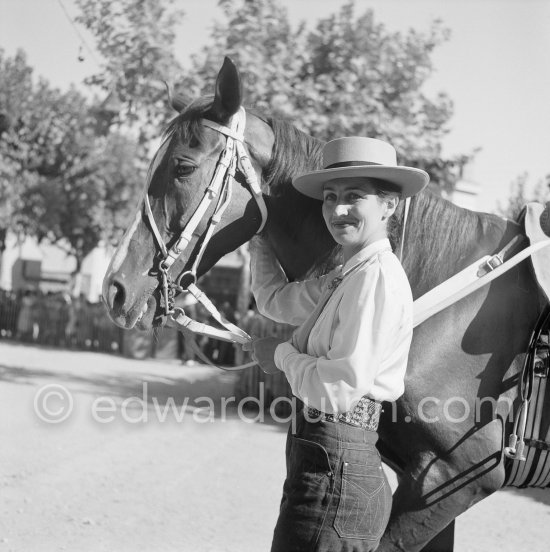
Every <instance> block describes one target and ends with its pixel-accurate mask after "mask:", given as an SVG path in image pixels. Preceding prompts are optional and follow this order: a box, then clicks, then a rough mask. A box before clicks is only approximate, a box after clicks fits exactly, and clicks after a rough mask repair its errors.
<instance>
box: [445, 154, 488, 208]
mask: <svg viewBox="0 0 550 552" xmlns="http://www.w3.org/2000/svg"><path fill="white" fill-rule="evenodd" d="M460 173H461V174H460V178H459V180H458V182H457V183H456V187H455V189H454V190H453V191H452V192H451V193H443V197H444V198H445V199H448V200H449V201H452V202H453V203H454V204H455V205H458V206H459V207H464V208H466V209H470V210H472V211H477V210H479V195H480V193H481V186H480V185H479V184H478V183H477V182H476V181H475V180H474V177H473V166H472V164H471V163H470V164H467V165H464V166H463V167H462V170H461V171H460Z"/></svg>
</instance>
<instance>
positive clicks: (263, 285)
mask: <svg viewBox="0 0 550 552" xmlns="http://www.w3.org/2000/svg"><path fill="white" fill-rule="evenodd" d="M249 246H250V271H251V276H252V285H251V288H252V294H253V295H254V299H255V300H256V305H257V307H258V311H259V312H260V313H261V314H263V315H264V316H267V317H268V318H271V320H275V321H276V322H282V323H285V324H291V325H293V326H299V325H300V324H302V323H303V322H304V321H305V320H306V319H307V318H308V316H309V315H310V314H311V313H312V312H313V310H314V309H315V306H316V305H317V302H318V301H319V298H320V296H321V293H322V291H323V289H324V286H325V285H326V282H327V281H328V280H327V279H328V278H329V277H330V273H329V274H327V275H325V276H321V277H320V278H313V279H310V280H304V281H301V282H289V281H288V279H287V277H286V274H285V273H284V271H283V269H282V268H281V265H280V264H279V262H278V261H277V258H276V257H275V254H274V253H273V250H272V249H271V246H270V245H269V243H268V242H267V241H265V240H263V239H262V238H259V237H256V238H254V239H253V240H251V241H250V243H249Z"/></svg>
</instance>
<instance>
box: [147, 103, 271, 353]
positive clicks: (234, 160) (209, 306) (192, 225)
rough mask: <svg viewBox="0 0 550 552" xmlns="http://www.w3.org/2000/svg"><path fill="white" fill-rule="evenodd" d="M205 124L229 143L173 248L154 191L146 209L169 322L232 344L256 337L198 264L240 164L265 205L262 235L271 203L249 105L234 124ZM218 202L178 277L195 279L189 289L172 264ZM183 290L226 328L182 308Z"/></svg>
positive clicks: (262, 207)
mask: <svg viewBox="0 0 550 552" xmlns="http://www.w3.org/2000/svg"><path fill="white" fill-rule="evenodd" d="M200 124H201V125H202V126H205V127H207V128H210V129H212V130H214V131H216V132H219V133H220V134H223V135H224V136H225V138H226V143H225V148H224V150H223V152H222V154H221V157H220V159H219V161H218V163H217V165H216V169H215V171H214V176H213V177H212V180H211V181H210V184H209V186H208V187H207V188H206V191H205V193H204V197H203V198H202V200H201V201H200V203H199V205H198V206H197V208H196V209H195V212H194V213H193V215H192V216H191V218H190V219H189V221H188V222H187V224H186V225H185V227H184V229H183V230H182V232H181V234H180V236H179V238H178V239H177V241H176V243H175V244H174V245H173V246H172V247H171V248H170V249H167V247H166V245H165V243H164V241H163V240H162V236H161V234H160V231H159V229H158V226H157V224H156V222H155V219H154V216H153V211H152V209H151V204H150V202H149V196H148V194H145V212H146V214H147V217H148V219H149V223H150V225H151V228H152V230H153V235H154V236H155V240H156V242H157V244H158V246H159V248H160V251H161V254H162V256H163V258H162V259H161V261H160V262H159V276H160V281H161V285H162V297H163V301H164V312H165V314H166V316H167V317H168V319H169V321H170V322H171V323H172V324H173V325H175V326H180V327H182V328H185V329H186V330H189V331H191V332H193V333H198V334H201V335H206V336H208V337H213V338H215V339H221V340H224V341H229V342H231V343H240V344H244V343H248V342H250V341H251V337H250V336H249V335H248V334H247V333H246V332H245V331H244V330H242V329H241V328H239V327H238V326H236V325H235V324H232V323H231V322H229V321H228V320H227V319H226V318H225V317H224V316H223V315H222V314H221V313H220V312H219V311H218V309H217V308H216V307H215V305H214V304H213V303H212V301H210V300H209V299H208V297H207V296H206V294H205V293H203V292H202V291H201V290H200V289H199V288H198V287H197V286H196V281H197V268H198V265H199V262H200V260H201V259H202V256H203V254H204V252H205V250H206V247H207V246H208V243H209V242H210V239H211V238H212V236H213V234H214V230H215V228H216V225H217V224H218V223H219V222H220V221H221V219H222V216H223V214H224V212H225V210H226V209H227V207H228V206H229V204H230V202H231V193H232V184H233V181H234V177H235V172H236V170H237V167H239V169H240V170H241V172H242V173H243V175H244V177H245V179H246V183H247V184H248V187H249V189H250V191H251V193H252V196H253V197H254V199H255V200H256V203H257V205H258V208H259V210H260V214H261V217H262V220H261V223H260V226H259V228H258V230H257V231H256V233H258V234H259V233H260V232H261V231H262V230H263V229H264V227H265V224H266V222H267V206H266V204H265V201H264V198H263V195H262V190H261V188H260V185H259V183H258V177H257V175H256V171H255V170H254V168H253V167H252V163H251V161H250V157H249V155H248V152H247V150H246V146H245V144H244V130H245V127H246V112H245V110H244V108H242V107H241V108H240V110H239V111H238V112H237V113H236V114H235V115H234V116H233V117H232V118H231V121H230V123H229V126H223V125H219V124H217V123H214V122H213V121H210V120H208V119H201V120H200ZM214 202H216V204H215V208H214V214H213V215H212V217H211V218H210V220H209V221H208V225H207V228H206V232H205V233H204V237H203V239H202V242H201V245H200V249H199V252H198V253H197V255H196V257H195V259H194V261H193V264H192V265H191V268H190V269H189V270H187V271H185V272H183V273H182V274H181V275H180V276H179V278H178V281H181V280H182V278H183V277H187V278H189V279H190V281H191V283H190V284H189V285H187V288H186V289H184V288H182V287H181V286H179V285H177V284H176V283H175V282H174V280H173V279H172V277H171V275H170V273H169V271H170V268H171V267H172V265H173V264H174V263H175V262H176V261H177V260H178V259H179V258H180V257H181V255H182V254H183V253H184V252H185V250H186V249H187V247H188V246H189V244H190V243H191V241H192V239H193V236H195V235H196V230H197V228H198V226H199V224H200V223H201V221H202V219H203V217H204V215H205V214H206V212H207V211H208V209H209V208H210V207H211V205H212V204H213V203H214ZM183 291H187V292H189V293H191V295H193V297H195V299H196V300H197V301H198V302H199V303H201V304H202V305H203V306H204V308H205V309H206V310H207V311H208V312H209V313H210V315H211V316H212V317H213V318H214V320H216V322H218V323H219V324H220V325H221V326H223V327H224V328H225V329H224V330H220V329H218V328H215V327H213V326H210V325H208V324H204V323H201V322H197V321H196V320H193V319H191V318H190V317H188V316H187V315H186V314H185V311H184V310H183V309H182V308H181V307H176V306H175V303H174V298H175V296H176V293H179V292H183Z"/></svg>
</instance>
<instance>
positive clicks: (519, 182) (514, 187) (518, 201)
mask: <svg viewBox="0 0 550 552" xmlns="http://www.w3.org/2000/svg"><path fill="white" fill-rule="evenodd" d="M528 182H529V175H528V174H527V173H523V174H520V175H519V176H518V177H517V178H516V179H515V180H514V181H513V182H512V184H511V185H510V196H509V197H508V202H507V203H506V204H505V205H502V204H501V203H500V202H498V203H497V212H498V214H500V215H502V216H504V217H506V218H508V219H510V220H517V218H518V216H519V214H520V212H521V210H522V209H523V207H525V205H526V204H527V203H529V202H531V201H536V202H538V203H546V202H547V201H549V200H550V175H548V176H547V177H546V182H544V181H543V180H541V181H539V182H538V183H537V184H536V185H535V187H534V188H533V189H532V190H531V191H528V190H527V185H528Z"/></svg>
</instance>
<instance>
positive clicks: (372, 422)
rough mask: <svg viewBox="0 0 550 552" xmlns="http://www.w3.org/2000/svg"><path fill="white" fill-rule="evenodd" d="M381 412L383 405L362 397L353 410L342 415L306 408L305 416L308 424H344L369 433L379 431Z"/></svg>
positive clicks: (310, 407)
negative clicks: (321, 422)
mask: <svg viewBox="0 0 550 552" xmlns="http://www.w3.org/2000/svg"><path fill="white" fill-rule="evenodd" d="M381 411H382V403H379V402H378V401H374V400H372V399H369V398H368V397H361V398H360V399H359V402H358V403H357V404H356V405H355V407H354V408H353V409H352V410H350V411H348V412H342V413H340V414H327V413H325V412H321V410H317V409H316V408H313V407H312V406H304V414H305V416H306V419H307V421H308V422H318V421H321V420H322V421H325V422H333V423H344V424H349V425H352V426H356V427H360V428H362V429H367V430H369V431H376V430H377V429H378V422H379V420H380V412H381Z"/></svg>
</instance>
